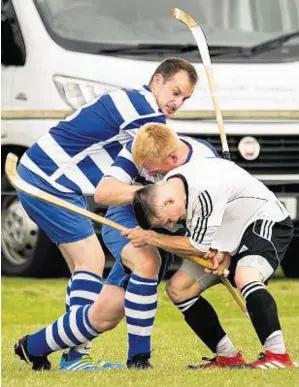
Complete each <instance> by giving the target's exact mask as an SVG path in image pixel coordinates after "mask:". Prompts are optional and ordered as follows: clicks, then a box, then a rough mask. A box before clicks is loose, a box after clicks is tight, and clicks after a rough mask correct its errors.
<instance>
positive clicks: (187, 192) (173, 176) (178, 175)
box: [167, 173, 189, 210]
mask: <svg viewBox="0 0 299 387" xmlns="http://www.w3.org/2000/svg"><path fill="white" fill-rule="evenodd" d="M175 177H176V178H179V179H181V180H182V182H183V184H184V188H185V194H186V210H188V202H189V188H188V183H187V180H186V178H185V176H183V175H182V174H180V173H178V174H176V175H172V176H169V177H168V179H167V180H170V179H173V178H175Z"/></svg>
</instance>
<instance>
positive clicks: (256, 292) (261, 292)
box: [241, 281, 281, 345]
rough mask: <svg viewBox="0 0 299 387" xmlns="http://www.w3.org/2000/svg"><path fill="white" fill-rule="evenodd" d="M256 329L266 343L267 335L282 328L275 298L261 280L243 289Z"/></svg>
mask: <svg viewBox="0 0 299 387" xmlns="http://www.w3.org/2000/svg"><path fill="white" fill-rule="evenodd" d="M241 293H242V296H243V297H244V300H245V301H246V306H247V310H248V313H249V316H250V319H251V322H252V324H253V326H254V329H255V331H256V333H257V335H258V338H259V339H260V342H261V344H262V345H264V343H265V341H266V339H267V337H269V336H270V335H271V334H272V333H273V332H275V331H279V330H281V327H280V323H279V319H278V310H277V305H276V302H275V300H274V298H273V297H272V296H271V294H270V293H269V292H268V290H267V289H266V288H265V285H264V284H263V283H262V282H259V281H253V282H250V283H249V284H247V285H245V286H244V287H243V288H242V289H241Z"/></svg>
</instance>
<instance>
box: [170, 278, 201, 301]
mask: <svg viewBox="0 0 299 387" xmlns="http://www.w3.org/2000/svg"><path fill="white" fill-rule="evenodd" d="M166 293H167V295H168V297H169V298H170V299H171V301H172V302H173V303H174V304H177V303H179V302H182V301H184V300H187V299H188V298H191V297H195V296H197V295H199V294H200V287H199V284H198V283H197V282H196V281H194V282H191V283H188V284H182V283H179V282H178V281H176V280H175V279H170V280H168V282H167V284H166Z"/></svg>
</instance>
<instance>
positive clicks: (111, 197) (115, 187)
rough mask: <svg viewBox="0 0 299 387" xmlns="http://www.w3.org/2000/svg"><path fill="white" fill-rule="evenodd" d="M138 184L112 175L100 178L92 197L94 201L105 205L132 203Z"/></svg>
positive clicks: (138, 187)
mask: <svg viewBox="0 0 299 387" xmlns="http://www.w3.org/2000/svg"><path fill="white" fill-rule="evenodd" d="M138 189H140V186H136V185H129V184H126V183H123V182H121V181H119V180H117V179H114V178H113V177H111V178H110V177H107V178H104V179H102V180H101V182H100V183H99V184H98V186H97V188H96V192H95V195H94V199H95V201H96V203H99V204H103V205H105V206H125V205H127V204H130V203H132V201H133V197H134V193H135V192H136V191H137V190H138Z"/></svg>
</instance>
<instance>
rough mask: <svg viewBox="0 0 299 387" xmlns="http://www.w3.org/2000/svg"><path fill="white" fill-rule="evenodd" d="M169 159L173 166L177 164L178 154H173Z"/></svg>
mask: <svg viewBox="0 0 299 387" xmlns="http://www.w3.org/2000/svg"><path fill="white" fill-rule="evenodd" d="M168 158H169V159H170V160H171V163H172V164H176V163H177V162H178V155H177V154H176V152H171V153H170V154H169V155H168Z"/></svg>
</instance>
